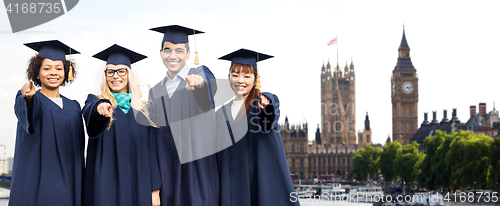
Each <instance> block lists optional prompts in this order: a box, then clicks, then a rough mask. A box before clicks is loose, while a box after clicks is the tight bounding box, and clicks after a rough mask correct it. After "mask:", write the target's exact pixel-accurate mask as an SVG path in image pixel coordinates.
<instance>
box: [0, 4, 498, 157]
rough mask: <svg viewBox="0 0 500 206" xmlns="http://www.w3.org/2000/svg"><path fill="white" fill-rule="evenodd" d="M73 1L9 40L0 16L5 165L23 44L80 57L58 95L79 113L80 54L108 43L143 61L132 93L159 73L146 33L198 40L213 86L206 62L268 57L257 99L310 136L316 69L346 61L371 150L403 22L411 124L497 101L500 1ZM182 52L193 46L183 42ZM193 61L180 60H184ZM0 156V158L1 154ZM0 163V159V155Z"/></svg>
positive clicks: (387, 113)
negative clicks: (61, 48) (54, 44)
mask: <svg viewBox="0 0 500 206" xmlns="http://www.w3.org/2000/svg"><path fill="white" fill-rule="evenodd" d="M460 2H465V1H401V0H398V1H332V0H325V1H315V0H309V1H294V0H283V1H273V0H254V1H235V0H231V1H229V0H226V1H222V0H219V1H207V0H205V1H189V0H183V1H170V0H168V1H156V0H155V1H153V0H145V1H132V0H122V1H97V0H85V1H80V2H79V3H78V5H76V7H75V8H74V9H73V10H71V11H70V12H68V13H67V14H65V15H63V16H61V17H59V18H57V19H55V20H52V21H50V22H48V23H45V24H43V25H40V26H37V27H35V28H32V29H29V30H25V31H22V32H18V33H15V34H13V33H12V31H11V28H10V23H9V20H8V17H7V14H6V12H0V60H1V62H2V68H1V72H2V73H1V74H2V77H1V78H2V80H1V81H0V99H1V100H3V101H0V107H1V108H3V109H2V110H0V144H3V145H5V151H4V148H3V147H0V151H2V153H4V152H5V153H6V156H7V157H8V156H13V153H14V152H13V150H14V144H15V133H16V124H17V119H16V116H15V115H14V111H13V107H14V98H15V95H16V93H17V90H19V89H20V88H21V86H22V85H23V84H24V83H25V82H27V79H26V74H25V71H26V68H27V62H28V60H29V58H30V57H31V56H33V55H34V54H35V53H36V52H34V51H33V50H31V49H29V48H28V47H26V46H24V45H22V44H23V43H27V42H34V41H44V40H52V39H58V40H60V41H62V42H63V43H66V44H67V45H69V46H72V47H73V48H75V49H76V50H78V51H80V52H81V53H82V54H80V55H73V59H74V60H75V62H76V63H77V68H76V69H77V71H78V76H77V78H76V79H75V81H74V83H73V84H71V85H69V86H66V87H64V88H62V89H61V94H63V95H65V96H66V97H68V98H70V99H76V100H78V101H79V102H80V104H81V105H82V106H83V105H84V101H85V99H86V96H87V94H89V93H99V85H100V83H101V82H100V81H101V74H102V73H101V72H102V70H103V68H104V62H102V61H100V60H97V59H94V58H92V57H91V56H92V55H93V54H95V53H97V52H99V51H101V50H103V49H105V48H107V47H109V46H111V45H112V44H115V43H116V44H119V45H121V46H124V47H127V48H129V49H132V50H134V51H137V52H139V53H142V54H144V55H147V56H148V57H149V58H148V59H146V60H143V61H141V62H138V63H137V64H135V65H132V68H133V69H136V74H138V78H139V81H140V83H141V89H142V91H143V93H144V94H147V85H148V84H150V85H154V84H155V83H156V82H158V81H159V80H160V79H162V78H163V76H164V75H165V73H166V68H165V67H164V66H163V64H162V62H161V59H160V53H159V49H160V43H161V39H162V35H161V34H159V33H156V32H152V31H149V30H148V29H149V28H153V27H158V26H165V25H172V24H179V25H183V26H187V27H190V28H193V29H197V30H201V31H204V32H206V33H205V34H201V35H197V36H196V42H197V45H196V46H197V48H198V51H199V55H200V60H201V63H202V64H204V65H206V66H208V67H209V68H210V69H211V70H212V72H213V73H214V74H215V76H216V78H225V77H227V72H228V68H229V66H230V65H229V62H227V61H221V60H217V58H218V57H220V56H223V55H225V54H227V53H230V52H232V51H234V50H237V49H240V48H247V49H251V50H255V51H259V52H262V53H265V54H269V55H273V56H275V58H272V59H269V60H265V61H262V62H261V63H260V65H259V67H260V71H259V72H260V75H261V82H262V90H264V91H269V92H272V93H275V94H276V95H277V96H278V97H279V98H280V101H281V119H280V121H283V120H284V116H288V118H289V120H290V122H291V123H303V122H307V123H308V124H309V128H310V129H309V133H310V135H309V138H310V139H313V138H314V134H313V133H314V132H315V130H316V125H317V124H318V123H320V121H321V116H320V112H321V110H320V103H321V102H320V81H321V80H320V73H321V66H322V64H323V62H325V64H326V62H327V61H328V59H329V60H330V62H331V63H332V64H336V61H337V52H336V46H327V42H328V41H330V40H331V39H333V38H334V37H335V36H337V35H338V47H339V48H338V50H339V54H338V56H339V63H340V66H341V67H342V68H343V67H344V66H345V64H346V61H347V63H348V64H350V63H351V58H352V60H353V62H354V66H355V72H356V118H357V122H356V128H357V129H362V128H363V126H364V124H363V122H364V116H365V114H366V112H368V113H369V115H370V120H371V129H372V136H373V141H374V142H375V143H383V142H385V140H386V138H387V136H388V135H392V114H391V98H390V95H391V84H390V79H391V75H392V70H393V69H394V66H395V65H396V62H397V50H398V47H399V44H400V42H401V37H402V33H403V24H404V25H405V28H406V37H407V40H408V44H409V46H410V48H411V57H412V62H413V65H414V66H415V68H416V69H417V75H418V78H419V94H420V96H419V104H418V105H419V109H418V111H419V119H418V122H419V124H420V123H421V122H422V121H423V112H425V111H427V112H429V113H430V112H431V111H432V110H437V111H438V119H439V120H441V119H442V118H443V109H448V111H449V112H448V117H450V116H451V110H452V108H457V109H458V116H459V118H460V120H461V121H462V122H463V121H467V120H468V117H469V111H468V109H469V106H470V105H478V104H479V102H485V103H486V104H487V110H488V111H490V110H491V109H492V108H493V102H494V101H496V102H497V103H500V101H499V100H500V98H499V96H498V93H497V91H498V85H499V83H498V78H499V76H500V71H499V69H500V66H499V64H498V59H499V58H498V56H499V54H500V52H499V50H498V48H500V40H499V37H500V24H499V20H500V12H498V8H500V2H498V1H474V2H472V1H467V3H460ZM190 42H191V48H192V49H193V50H194V48H195V45H194V39H193V38H192V37H190ZM193 61H194V54H192V57H191V59H190V60H189V62H190V63H191V64H192V62H193ZM1 155H4V154H1ZM0 157H3V156H0Z"/></svg>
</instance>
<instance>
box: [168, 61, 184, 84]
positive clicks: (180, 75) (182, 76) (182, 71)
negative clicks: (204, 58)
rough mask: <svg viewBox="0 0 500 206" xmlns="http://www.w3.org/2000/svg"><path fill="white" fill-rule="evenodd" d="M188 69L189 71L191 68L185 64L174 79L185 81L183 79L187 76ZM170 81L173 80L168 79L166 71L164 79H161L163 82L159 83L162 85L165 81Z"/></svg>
mask: <svg viewBox="0 0 500 206" xmlns="http://www.w3.org/2000/svg"><path fill="white" fill-rule="evenodd" d="M190 69H191V67H190V66H189V65H188V64H187V62H186V64H185V65H184V67H183V68H182V69H181V71H179V73H177V75H175V77H174V79H175V78H177V77H179V78H181V79H182V80H185V79H184V78H185V77H186V76H187V75H188V73H189V70H190ZM171 80H173V79H170V77H169V76H168V71H167V74H166V75H165V78H163V81H162V82H161V84H164V83H165V82H166V81H171Z"/></svg>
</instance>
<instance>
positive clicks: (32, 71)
mask: <svg viewBox="0 0 500 206" xmlns="http://www.w3.org/2000/svg"><path fill="white" fill-rule="evenodd" d="M44 59H45V58H43V57H42V56H40V54H37V55H35V56H33V57H31V59H30V60H29V62H28V63H29V65H28V69H27V70H26V75H27V76H28V80H33V84H34V85H35V86H42V83H41V82H40V79H37V77H38V74H39V72H40V68H41V67H42V62H43V60H44ZM63 64H64V81H63V82H62V84H61V85H59V86H64V85H66V83H71V82H72V80H71V81H70V80H68V73H69V64H70V61H69V60H64V61H63ZM71 66H72V67H73V79H74V78H75V77H76V67H75V62H71Z"/></svg>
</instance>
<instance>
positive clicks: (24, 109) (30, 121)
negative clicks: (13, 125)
mask: <svg viewBox="0 0 500 206" xmlns="http://www.w3.org/2000/svg"><path fill="white" fill-rule="evenodd" d="M40 95H42V94H40V93H39V92H36V93H35V95H33V105H31V106H29V105H28V103H27V102H26V99H24V96H23V94H22V93H21V90H19V91H18V92H17V95H16V102H15V104H14V112H15V113H16V116H17V120H18V121H19V124H20V125H21V127H22V128H23V130H24V131H25V132H26V133H29V134H33V133H35V128H34V127H33V125H34V123H35V122H36V121H37V120H38V119H39V118H40V116H41V114H42V110H41V108H42V107H41V102H40Z"/></svg>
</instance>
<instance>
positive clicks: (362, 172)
mask: <svg viewBox="0 0 500 206" xmlns="http://www.w3.org/2000/svg"><path fill="white" fill-rule="evenodd" d="M380 153H381V151H380V149H379V148H376V147H372V146H367V147H366V148H364V149H360V150H358V151H356V152H355V153H354V155H353V158H352V171H351V172H349V176H350V178H352V177H353V176H356V179H357V180H366V179H368V177H369V176H370V175H375V174H377V173H378V170H379V169H378V161H379V159H380Z"/></svg>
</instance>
